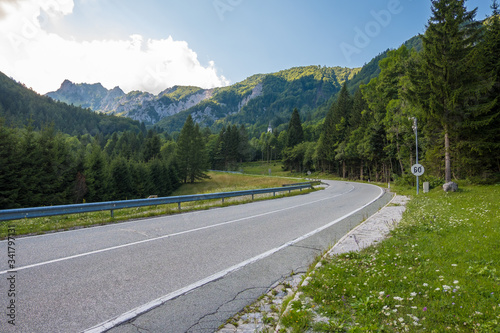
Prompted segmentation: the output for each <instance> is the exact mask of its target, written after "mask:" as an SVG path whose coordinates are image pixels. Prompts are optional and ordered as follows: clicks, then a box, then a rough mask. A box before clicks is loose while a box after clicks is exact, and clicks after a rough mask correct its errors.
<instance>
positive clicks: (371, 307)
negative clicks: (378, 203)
mask: <svg viewBox="0 0 500 333" xmlns="http://www.w3.org/2000/svg"><path fill="white" fill-rule="evenodd" d="M499 198H500V186H499V185H496V186H463V187H461V190H460V191H459V192H457V193H448V194H447V193H444V192H443V191H442V190H440V189H435V190H432V191H431V192H430V193H428V194H420V195H419V196H418V197H417V196H415V197H414V198H413V199H412V200H411V201H410V202H409V203H408V205H407V211H406V212H405V214H404V215H403V219H402V221H401V222H400V225H399V227H398V228H396V229H395V230H394V231H393V232H392V233H391V237H389V238H388V239H386V240H385V241H383V242H381V243H379V244H378V245H376V246H372V247H370V248H368V249H365V250H363V251H362V252H360V253H355V252H351V253H348V254H344V255H339V256H335V257H333V258H329V259H325V260H323V262H322V264H323V265H322V266H321V267H320V268H319V269H317V270H315V271H314V273H312V280H311V281H310V283H309V285H307V286H305V287H302V288H301V290H300V291H302V292H303V293H304V294H303V295H302V296H301V297H300V298H299V301H297V302H296V303H294V304H292V310H291V311H290V313H289V314H287V315H285V316H284V317H283V318H282V324H284V325H285V326H286V327H288V328H289V329H290V331H292V332H306V331H315V332H500V200H499ZM316 315H319V316H321V317H323V320H322V321H321V322H319V323H315V322H314V321H313V320H312V318H313V317H314V316H316Z"/></svg>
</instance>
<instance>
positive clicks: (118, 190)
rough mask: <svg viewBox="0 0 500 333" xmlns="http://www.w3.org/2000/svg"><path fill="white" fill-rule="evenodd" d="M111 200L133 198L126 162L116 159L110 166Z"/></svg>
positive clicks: (121, 158)
mask: <svg viewBox="0 0 500 333" xmlns="http://www.w3.org/2000/svg"><path fill="white" fill-rule="evenodd" d="M109 169H110V194H111V198H110V199H111V200H125V199H130V198H131V197H132V196H133V188H132V178H131V174H130V168H129V165H128V162H127V160H125V158H124V157H121V156H119V157H116V158H115V159H113V160H112V161H111V164H110V167H109Z"/></svg>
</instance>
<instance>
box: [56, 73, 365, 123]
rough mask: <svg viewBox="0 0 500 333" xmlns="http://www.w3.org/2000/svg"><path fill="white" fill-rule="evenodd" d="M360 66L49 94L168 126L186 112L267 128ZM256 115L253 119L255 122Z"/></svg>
mask: <svg viewBox="0 0 500 333" xmlns="http://www.w3.org/2000/svg"><path fill="white" fill-rule="evenodd" d="M359 70H360V69H350V68H341V67H331V68H330V67H320V66H307V67H295V68H292V69H288V70H284V71H280V72H277V73H272V74H257V75H253V76H251V77H249V78H247V79H246V80H244V81H242V82H239V83H236V84H233V85H231V86H229V87H222V88H215V89H201V88H197V87H182V86H175V87H172V88H169V89H166V90H165V91H163V92H161V93H160V94H158V95H157V96H155V95H152V94H150V93H146V92H139V91H132V92H130V93H128V94H124V93H123V91H121V89H120V88H118V87H116V88H114V89H112V90H107V89H106V88H104V87H103V86H102V85H101V84H98V83H97V84H74V83H71V82H70V81H68V80H66V81H64V82H63V84H62V85H61V87H60V88H59V89H58V90H57V91H55V92H51V93H48V94H47V96H49V97H51V98H53V99H56V100H59V101H63V102H65V103H68V104H74V105H79V106H82V107H89V108H92V109H93V110H94V111H98V112H102V113H109V114H115V115H120V116H126V117H129V118H132V119H135V120H139V121H142V122H144V123H146V124H149V125H152V124H156V125H158V126H160V127H163V128H166V129H167V130H168V131H171V132H173V131H178V130H180V128H181V127H182V125H183V123H184V121H185V120H186V119H187V116H188V115H189V114H192V116H193V119H194V120H195V121H196V122H198V123H200V124H201V125H202V126H214V127H215V128H217V127H220V126H221V124H223V123H228V122H231V123H239V124H245V125H247V126H254V127H255V126H257V127H266V128H267V126H268V123H269V122H274V123H276V124H277V125H279V124H281V123H282V122H286V120H285V118H286V117H288V113H290V114H291V112H292V110H293V108H298V109H299V110H302V111H303V112H307V110H312V109H314V108H317V107H318V106H320V105H322V104H324V103H325V102H326V101H328V100H329V99H330V98H331V97H332V96H333V95H334V94H335V93H336V92H338V91H339V90H340V87H341V85H342V84H343V82H344V81H345V80H349V79H352V78H353V76H354V75H355V74H356V73H357V72H359ZM255 120H257V123H256V122H255Z"/></svg>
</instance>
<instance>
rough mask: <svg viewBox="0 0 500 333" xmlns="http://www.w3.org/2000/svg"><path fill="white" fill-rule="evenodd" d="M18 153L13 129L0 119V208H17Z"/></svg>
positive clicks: (19, 170)
mask: <svg viewBox="0 0 500 333" xmlns="http://www.w3.org/2000/svg"><path fill="white" fill-rule="evenodd" d="M19 159H20V154H19V147H18V145H17V140H16V139H15V136H14V133H13V131H12V130H11V129H10V128H8V127H5V126H4V121H3V119H0V161H1V162H0V209H9V208H17V207H18V206H19V203H18V202H17V198H18V193H19V182H20V172H21V169H20V163H19Z"/></svg>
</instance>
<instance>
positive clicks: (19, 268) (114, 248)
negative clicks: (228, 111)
mask: <svg viewBox="0 0 500 333" xmlns="http://www.w3.org/2000/svg"><path fill="white" fill-rule="evenodd" d="M353 190H354V186H352V185H351V188H350V189H349V190H348V191H346V192H343V193H339V194H336V195H334V196H331V197H328V198H323V199H319V200H315V201H311V202H307V203H304V204H300V205H295V206H293V207H287V208H283V209H278V210H274V211H270V212H266V213H262V214H257V215H253V216H249V217H243V218H240V219H236V220H232V221H227V222H222V223H218V224H213V225H210V226H206V227H200V228H195V229H190V230H185V231H181V232H176V233H173V234H168V235H163V236H159V237H155V238H149V239H144V240H141V241H137V242H132V243H127V244H122V245H117V246H112V247H108V248H104V249H100V250H95V251H90V252H85V253H80V254H75V255H73V256H68V257H63V258H58V259H53V260H48V261H44V262H40V263H36V264H31V265H26V266H21V267H17V269H16V271H22V270H26V269H29V268H35V267H39V266H44V265H48V264H53V263H57V262H61V261H66V260H71V259H76V258H81V257H85V256H89V255H93V254H99V253H103V252H108V251H112V250H117V249H121V248H125V247H129V246H134V245H139V244H144V243H149V242H153V241H157V240H161V239H166V238H169V237H175V236H180V235H184V234H188V233H191V232H196V231H201V230H206V229H211V228H216V227H220V226H223V225H228V224H233V223H237V222H241V221H245V220H249V219H253V218H257V217H261V216H266V215H271V214H275V213H279V212H283V211H286V210H290V209H294V208H298V207H302V206H307V205H311V204H314V203H317V202H321V201H325V200H330V199H333V198H335V197H338V196H341V195H344V194H348V193H350V192H352V191H353ZM7 272H8V270H5V271H0V275H2V274H7Z"/></svg>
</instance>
